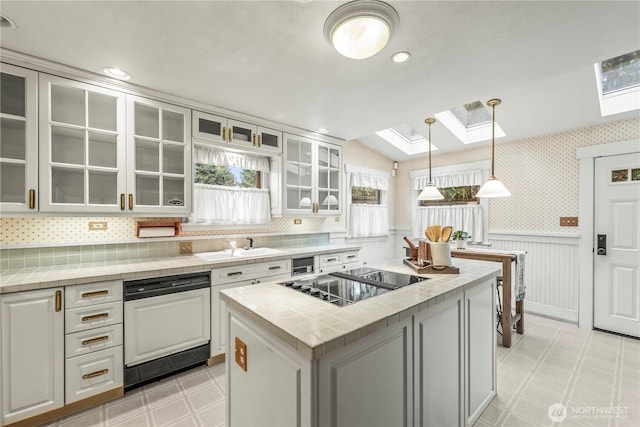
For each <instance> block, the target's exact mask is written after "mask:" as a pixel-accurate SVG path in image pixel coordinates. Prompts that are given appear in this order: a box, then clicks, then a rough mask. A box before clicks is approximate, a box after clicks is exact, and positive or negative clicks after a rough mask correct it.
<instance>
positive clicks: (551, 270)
mask: <svg viewBox="0 0 640 427" xmlns="http://www.w3.org/2000/svg"><path fill="white" fill-rule="evenodd" d="M489 239H490V241H491V248H492V249H502V250H517V251H525V252H526V253H527V257H526V262H525V285H526V297H525V304H524V306H525V312H531V313H537V314H541V315H544V316H549V317H554V318H557V319H561V320H565V321H568V322H573V323H578V288H579V279H580V277H579V274H578V271H579V263H578V261H579V246H578V245H579V243H580V239H579V237H578V236H560V235H549V234H546V235H545V234H541V233H537V234H526V233H508V234H506V233H502V234H501V233H490V234H489Z"/></svg>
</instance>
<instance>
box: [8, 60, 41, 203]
mask: <svg viewBox="0 0 640 427" xmlns="http://www.w3.org/2000/svg"><path fill="white" fill-rule="evenodd" d="M0 71H1V73H2V74H1V75H0V85H1V89H0V210H1V211H2V212H35V211H37V210H38V199H37V193H36V191H37V189H38V121H37V117H38V109H37V108H38V107H37V101H38V100H37V85H38V73H36V72H35V71H31V70H27V69H24V68H19V67H14V66H12V65H7V64H0Z"/></svg>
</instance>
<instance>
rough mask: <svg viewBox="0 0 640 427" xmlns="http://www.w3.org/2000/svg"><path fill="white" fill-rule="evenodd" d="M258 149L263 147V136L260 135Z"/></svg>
mask: <svg viewBox="0 0 640 427" xmlns="http://www.w3.org/2000/svg"><path fill="white" fill-rule="evenodd" d="M258 147H262V135H258Z"/></svg>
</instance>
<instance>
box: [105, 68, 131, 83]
mask: <svg viewBox="0 0 640 427" xmlns="http://www.w3.org/2000/svg"><path fill="white" fill-rule="evenodd" d="M102 72H103V73H104V74H106V75H107V76H109V77H112V78H114V79H118V80H125V81H126V80H129V79H131V74H129V73H127V72H126V71H124V70H122V69H120V68H116V67H104V68H103V69H102Z"/></svg>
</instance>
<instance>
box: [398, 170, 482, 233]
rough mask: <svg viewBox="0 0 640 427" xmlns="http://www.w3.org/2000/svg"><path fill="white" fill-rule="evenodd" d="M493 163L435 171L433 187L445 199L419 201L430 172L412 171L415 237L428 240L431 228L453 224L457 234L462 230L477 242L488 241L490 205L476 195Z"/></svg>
mask: <svg viewBox="0 0 640 427" xmlns="http://www.w3.org/2000/svg"><path fill="white" fill-rule="evenodd" d="M489 166H490V162H489V161H481V162H474V163H467V164H459V165H451V166H446V167H441V168H435V169H433V174H432V180H433V184H434V185H435V186H436V187H438V189H439V190H440V192H441V193H442V195H443V196H445V200H442V201H427V202H426V203H424V202H418V201H417V200H416V198H417V197H418V194H419V192H420V191H421V190H422V188H424V186H425V185H427V182H428V180H429V171H428V170H416V171H411V178H412V181H413V190H414V196H415V197H414V200H416V202H415V205H414V206H415V213H414V217H413V235H414V236H415V237H421V238H424V230H425V228H427V226H429V225H437V224H439V225H442V226H445V225H450V226H452V227H453V229H454V231H457V230H462V231H466V232H467V233H469V234H470V235H471V238H472V240H473V241H474V242H485V241H486V239H487V227H488V215H487V214H488V203H487V201H486V200H478V199H476V197H475V194H476V193H477V192H478V190H479V188H480V185H481V184H482V183H483V182H484V181H485V180H486V178H487V177H488V175H489V171H488V169H489Z"/></svg>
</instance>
